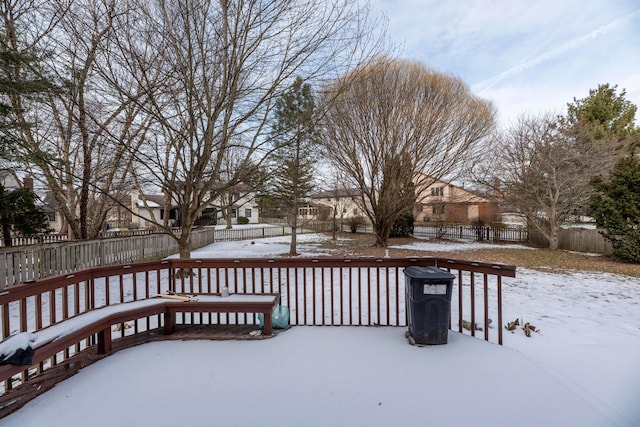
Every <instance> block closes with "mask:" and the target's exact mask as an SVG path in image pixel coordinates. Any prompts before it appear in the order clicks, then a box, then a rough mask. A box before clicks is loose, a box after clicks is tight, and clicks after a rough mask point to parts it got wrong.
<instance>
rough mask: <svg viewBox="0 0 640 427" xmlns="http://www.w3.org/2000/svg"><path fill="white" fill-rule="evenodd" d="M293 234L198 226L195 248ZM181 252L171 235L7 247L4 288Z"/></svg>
mask: <svg viewBox="0 0 640 427" xmlns="http://www.w3.org/2000/svg"><path fill="white" fill-rule="evenodd" d="M301 232H308V230H302V231H301ZM290 233H291V229H290V228H288V227H285V226H278V227H270V226H260V227H239V228H233V229H229V230H221V229H215V228H203V229H195V230H193V231H192V232H191V248H192V249H197V248H201V247H204V246H206V245H209V244H211V243H214V242H220V241H231V240H248V239H258V238H262V237H273V236H283V235H287V234H290ZM177 252H178V244H177V242H176V240H175V239H174V238H172V237H171V236H169V235H167V234H148V235H142V236H130V237H119V238H109V239H97V240H81V241H70V242H63V243H50V244H46V245H31V246H24V247H20V248H3V249H0V289H4V288H6V287H7V286H11V285H14V284H17V283H26V282H31V281H34V280H38V279H41V278H45V277H49V276H54V275H58V274H66V273H71V272H74V271H77V270H82V269H85V268H91V267H97V266H104V265H112V264H123V263H131V262H138V261H147V260H157V259H161V258H164V257H167V256H169V255H172V254H175V253H177Z"/></svg>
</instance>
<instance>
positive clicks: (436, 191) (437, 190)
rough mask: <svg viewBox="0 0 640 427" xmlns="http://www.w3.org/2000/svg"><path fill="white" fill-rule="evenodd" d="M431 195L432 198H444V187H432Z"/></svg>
mask: <svg viewBox="0 0 640 427" xmlns="http://www.w3.org/2000/svg"><path fill="white" fill-rule="evenodd" d="M431 195H432V196H439V197H442V196H444V187H431Z"/></svg>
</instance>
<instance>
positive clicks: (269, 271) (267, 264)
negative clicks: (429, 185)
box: [0, 257, 516, 394]
mask: <svg viewBox="0 0 640 427" xmlns="http://www.w3.org/2000/svg"><path fill="white" fill-rule="evenodd" d="M409 266H439V267H440V268H443V269H445V270H448V271H450V272H451V273H452V274H453V275H454V276H455V279H454V281H453V282H452V283H450V286H452V292H451V295H452V302H451V317H450V328H451V329H455V330H458V331H459V332H461V333H467V334H470V335H473V336H475V335H476V333H478V334H479V335H480V336H481V337H483V338H484V339H485V340H487V341H493V342H497V343H498V344H501V343H502V333H503V331H502V322H503V319H502V278H503V277H515V273H516V272H515V267H513V266H509V265H502V264H486V263H479V262H468V261H456V260H452V259H439V258H430V257H425V258H380V259H373V258H358V259H344V258H318V259H309V258H307V259H290V258H276V259H216V260H213V259H188V260H187V259H184V260H181V259H167V260H162V261H150V262H145V263H136V264H126V265H117V266H107V267H94V268H89V269H85V270H81V271H77V272H75V273H74V274H67V275H62V276H55V277H49V278H46V279H42V280H38V281H36V282H34V283H30V284H22V285H17V286H12V287H10V288H8V289H6V290H5V291H3V292H1V293H0V333H1V338H2V339H6V338H8V337H10V336H12V335H14V334H16V333H21V332H31V333H34V334H36V340H37V334H38V333H39V332H40V331H44V332H43V333H46V328H47V327H49V326H52V325H56V324H59V323H61V322H65V321H70V320H71V319H74V318H75V320H78V316H80V315H81V314H84V313H88V312H91V311H93V310H96V309H98V308H101V307H106V306H112V305H115V304H123V303H128V302H132V301H140V300H145V299H149V298H151V297H153V296H154V295H156V294H159V293H164V292H166V291H167V290H172V291H175V292H185V293H207V294H208V293H214V294H219V293H220V292H221V290H222V289H223V288H225V287H226V288H228V289H229V291H230V292H231V293H232V294H245V293H280V295H281V301H282V304H283V305H286V306H287V307H289V309H290V323H291V324H292V325H334V326H340V325H366V326H379V325H380V326H406V324H407V323H406V310H405V303H406V302H405V281H406V278H405V276H404V269H405V268H406V267H409ZM185 270H187V271H190V272H192V274H189V275H185V274H178V272H184V271H185ZM185 276H186V277H185ZM89 317H91V316H89ZM491 318H493V319H494V320H495V321H496V322H495V323H492V322H491V321H490V319H491ZM79 319H82V318H81V317H80V318H79ZM176 320H177V323H179V324H183V325H207V324H257V323H258V322H257V319H256V316H255V315H250V314H184V315H181V316H179V317H178V318H177V319H176ZM465 322H466V324H467V325H471V328H470V330H468V331H467V330H466V329H465V328H463V325H464V324H465ZM75 323H78V322H77V321H76V322H75ZM132 323H133V324H132V325H130V326H131V327H129V328H120V329H119V332H117V333H116V335H119V336H120V337H125V336H131V335H135V334H139V333H146V332H148V331H151V330H155V329H157V328H159V327H162V326H163V324H162V323H163V319H162V317H161V316H151V317H147V318H142V319H140V320H137V321H135V322H132ZM490 324H492V326H490V327H487V326H488V325H490ZM476 325H478V330H476ZM480 325H483V326H484V330H483V332H482V334H480V333H479V331H480ZM76 326H78V325H76ZM95 338H96V337H89V338H87V339H83V340H82V341H81V342H77V343H73V344H70V345H69V347H68V348H67V349H66V350H65V351H61V352H60V353H58V354H56V355H55V356H54V357H53V358H52V360H50V361H49V362H47V363H40V364H39V365H38V366H33V367H25V369H24V371H23V372H22V373H21V374H18V375H15V376H12V377H11V378H2V379H0V380H5V381H4V390H5V391H6V390H8V389H10V388H12V387H14V386H17V385H19V384H23V383H24V382H26V381H28V380H29V379H31V378H33V377H36V376H37V375H39V374H40V373H42V372H44V371H46V370H47V369H49V368H50V367H52V366H55V365H57V364H60V363H65V362H66V361H67V360H70V359H73V357H74V356H75V355H78V354H80V353H82V352H83V351H85V350H90V349H92V348H93V349H95V342H96V339H95ZM114 338H115V337H114ZM94 351H95V350H94ZM2 392H3V390H0V394H2Z"/></svg>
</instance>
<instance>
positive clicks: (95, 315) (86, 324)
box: [0, 294, 279, 380]
mask: <svg viewBox="0 0 640 427" xmlns="http://www.w3.org/2000/svg"><path fill="white" fill-rule="evenodd" d="M194 296H195V299H192V300H189V301H179V300H175V299H165V298H149V299H145V300H139V301H132V302H125V303H120V304H114V305H110V306H107V307H102V308H98V309H95V310H92V311H89V312H86V313H82V314H79V315H77V316H74V317H71V318H69V319H66V320H64V321H62V322H59V323H56V324H55V325H51V326H49V327H47V328H44V329H42V330H40V331H37V332H33V335H34V336H35V337H34V338H35V341H34V344H33V345H32V348H33V349H34V356H33V359H32V361H33V365H37V364H38V363H40V362H43V361H45V360H47V359H49V358H51V357H53V356H54V355H56V354H58V353H59V352H61V351H64V350H66V349H67V348H69V347H71V346H73V345H75V344H77V343H79V342H81V341H82V340H84V339H86V338H88V337H90V336H93V335H96V334H97V337H98V342H97V351H98V353H99V354H108V353H110V352H111V349H112V339H111V328H112V326H113V325H115V324H119V323H124V322H128V321H132V320H138V319H142V318H146V317H150V316H154V315H163V316H164V333H165V334H167V335H170V334H171V333H173V331H174V329H175V324H176V314H177V313H262V314H263V315H264V326H263V335H267V336H269V335H271V334H272V333H273V329H272V320H271V313H272V312H273V310H274V308H275V307H276V306H277V305H278V300H279V295H278V294H234V295H230V296H227V297H222V296H220V295H216V294H195V295H194ZM9 340H11V337H9V338H7V340H5V342H8V341H9ZM26 368H27V367H26V366H14V365H3V366H0V380H6V379H8V378H10V377H11V376H13V375H15V374H18V373H20V372H23V371H24V370H25V369H26Z"/></svg>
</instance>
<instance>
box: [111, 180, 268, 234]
mask: <svg viewBox="0 0 640 427" xmlns="http://www.w3.org/2000/svg"><path fill="white" fill-rule="evenodd" d="M225 198H226V199H228V200H230V202H229V203H231V206H230V209H231V212H230V216H231V221H232V224H237V222H238V217H246V218H247V219H248V220H249V223H250V224H257V223H258V222H259V217H258V215H259V212H258V205H257V204H256V201H255V191H254V190H252V189H251V188H249V187H248V186H244V185H239V186H236V187H234V188H233V189H232V191H231V192H229V194H228V195H226V197H225V196H216V198H215V199H214V200H213V203H211V205H210V206H209V207H207V208H205V209H204V210H203V211H202V214H201V216H200V218H199V219H198V220H197V221H196V224H195V225H196V226H202V225H215V224H219V223H224V218H223V217H224V215H223V212H222V210H223V207H224V206H228V203H227V202H226V201H225V200H223V199H225ZM165 199H166V197H165V195H163V194H145V195H140V194H139V193H137V192H134V193H132V195H131V204H130V206H131V211H132V212H133V213H134V215H133V218H132V221H131V226H132V227H134V228H153V227H155V225H154V220H155V222H159V223H162V222H163V221H164V217H165ZM120 209H121V208H120ZM118 210H119V209H118V208H116V209H114V210H112V212H113V214H114V215H116V214H118ZM178 212H179V206H178V203H177V202H176V201H175V200H174V201H173V202H172V203H171V205H170V207H169V212H168V215H169V224H175V225H178V224H179V213H178ZM129 217H130V218H131V214H129ZM112 218H113V217H112ZM113 219H114V220H115V219H117V218H113ZM107 222H109V221H107ZM127 226H128V225H127Z"/></svg>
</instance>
